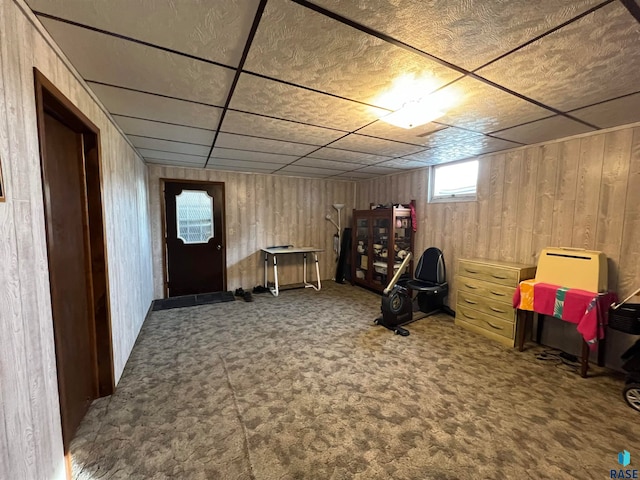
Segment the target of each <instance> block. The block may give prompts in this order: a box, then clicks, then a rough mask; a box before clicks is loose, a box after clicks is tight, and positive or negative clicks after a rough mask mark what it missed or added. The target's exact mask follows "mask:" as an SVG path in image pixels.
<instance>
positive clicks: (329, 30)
mask: <svg viewBox="0 0 640 480" xmlns="http://www.w3.org/2000/svg"><path fill="white" fill-rule="evenodd" d="M244 68H245V70H248V71H252V72H256V73H260V74H263V75H268V76H270V77H274V78H278V79H280V80H285V81H287V82H291V83H294V84H297V85H303V86H306V87H310V88H314V89H317V90H320V91H323V92H327V93H332V94H334V95H339V96H341V97H346V98H349V99H352V100H358V101H361V102H365V103H368V104H370V105H377V106H380V107H383V108H398V106H395V107H394V106H393V105H391V106H390V105H389V104H387V103H384V102H383V103H380V101H379V100H380V99H379V98H378V97H380V95H381V94H382V93H384V92H386V91H388V90H390V89H391V88H392V83H393V81H394V80H395V79H396V78H397V77H400V76H403V75H409V76H413V77H415V78H425V77H426V78H428V79H430V81H429V82H428V90H427V92H426V93H429V92H431V91H433V90H435V89H437V88H438V87H441V86H443V85H445V84H446V83H448V82H450V81H452V80H454V79H456V78H460V77H461V74H460V73H459V72H457V71H455V70H452V69H450V68H448V67H445V66H443V65H442V64H440V63H438V62H436V61H434V60H431V59H429V58H425V57H424V56H422V55H418V54H416V53H413V52H410V51H407V50H406V49H403V48H398V47H397V46H395V45H392V44H391V43H389V42H386V41H383V40H380V39H378V38H377V37H375V36H372V35H369V34H366V33H363V32H361V31H359V30H357V29H355V28H352V27H350V26H348V25H345V24H343V23H340V22H337V21H335V20H333V19H331V18H329V17H327V16H325V15H322V14H320V13H317V12H315V11H313V10H311V9H308V8H306V7H303V6H300V5H297V4H295V3H293V2H288V1H285V0H270V1H269V3H268V4H267V7H266V9H265V12H264V14H263V16H262V20H261V21H260V26H259V27H258V31H257V32H256V36H255V38H254V41H253V44H252V47H251V50H250V52H249V55H248V57H247V61H246V63H245V66H244Z"/></svg>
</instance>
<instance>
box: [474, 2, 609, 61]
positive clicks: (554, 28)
mask: <svg viewBox="0 0 640 480" xmlns="http://www.w3.org/2000/svg"><path fill="white" fill-rule="evenodd" d="M613 2H615V0H606V1H605V2H602V3H601V4H599V5H596V6H595V7H591V8H590V9H588V10H585V11H584V12H582V13H581V14H579V15H576V16H575V17H573V18H570V19H569V20H567V21H565V22H563V23H561V24H560V25H557V26H555V27H553V28H552V29H550V30H547V31H546V32H544V33H541V34H540V35H538V36H537V37H533V38H532V39H530V40H527V41H526V42H524V43H523V44H522V45H519V46H517V47H515V48H513V49H511V50H509V51H508V52H506V53H503V54H502V55H500V56H498V57H496V58H494V59H493V60H490V61H489V62H487V63H485V64H484V65H480V66H479V67H476V68H474V69H473V70H472V73H476V72H477V71H478V70H481V69H483V68H485V67H488V66H489V65H491V64H493V63H495V62H497V61H498V60H502V59H503V58H504V57H507V56H509V55H511V54H512V53H515V52H517V51H518V50H521V49H523V48H525V47H527V46H529V45H531V44H532V43H534V42H537V41H538V40H540V39H542V38H544V37H546V36H547V35H550V34H552V33H554V32H557V31H558V30H560V29H562V28H564V27H566V26H567V25H569V24H571V23H574V22H576V21H578V20H580V19H581V18H583V17H586V16H587V15H590V14H592V13H593V12H595V11H597V10H600V9H601V8H603V7H605V6H607V5H609V4H610V3H613Z"/></svg>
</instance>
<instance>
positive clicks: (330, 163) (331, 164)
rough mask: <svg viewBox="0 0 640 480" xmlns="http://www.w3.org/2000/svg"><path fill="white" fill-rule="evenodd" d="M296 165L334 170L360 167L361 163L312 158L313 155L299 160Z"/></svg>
mask: <svg viewBox="0 0 640 480" xmlns="http://www.w3.org/2000/svg"><path fill="white" fill-rule="evenodd" d="M294 165H300V166H304V167H320V168H330V169H333V170H341V171H346V170H353V169H355V168H360V165H359V164H357V163H347V162H336V161H334V160H323V159H320V158H312V157H304V158H301V159H299V160H297V161H296V162H295V163H294Z"/></svg>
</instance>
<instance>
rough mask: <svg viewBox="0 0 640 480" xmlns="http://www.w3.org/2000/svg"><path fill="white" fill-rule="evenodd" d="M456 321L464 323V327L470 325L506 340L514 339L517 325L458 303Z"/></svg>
mask: <svg viewBox="0 0 640 480" xmlns="http://www.w3.org/2000/svg"><path fill="white" fill-rule="evenodd" d="M456 320H457V321H460V322H462V324H463V325H464V323H468V324H471V325H474V326H476V327H480V328H482V329H483V330H487V331H489V332H491V333H494V334H497V335H500V336H502V337H505V338H509V339H513V338H514V332H515V323H514V322H513V321H511V322H508V321H506V320H502V319H500V318H497V317H494V316H493V315H489V314H486V313H483V312H479V311H477V310H472V309H471V308H468V307H466V306H463V305H461V304H460V303H458V307H457V310H456Z"/></svg>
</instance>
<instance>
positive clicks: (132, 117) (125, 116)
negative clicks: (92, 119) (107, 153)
mask: <svg viewBox="0 0 640 480" xmlns="http://www.w3.org/2000/svg"><path fill="white" fill-rule="evenodd" d="M111 115H115V116H117V117H123V118H131V119H133V120H143V121H145V122H154V123H162V124H164V125H173V126H174V127H184V128H193V129H194V130H204V131H205V132H213V130H211V129H210V128H204V127H195V126H193V125H185V124H184V123H173V122H167V121H165V120H154V119H152V118H145V117H136V116H135V115H125V114H123V113H115V112H114V113H112V114H111Z"/></svg>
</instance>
